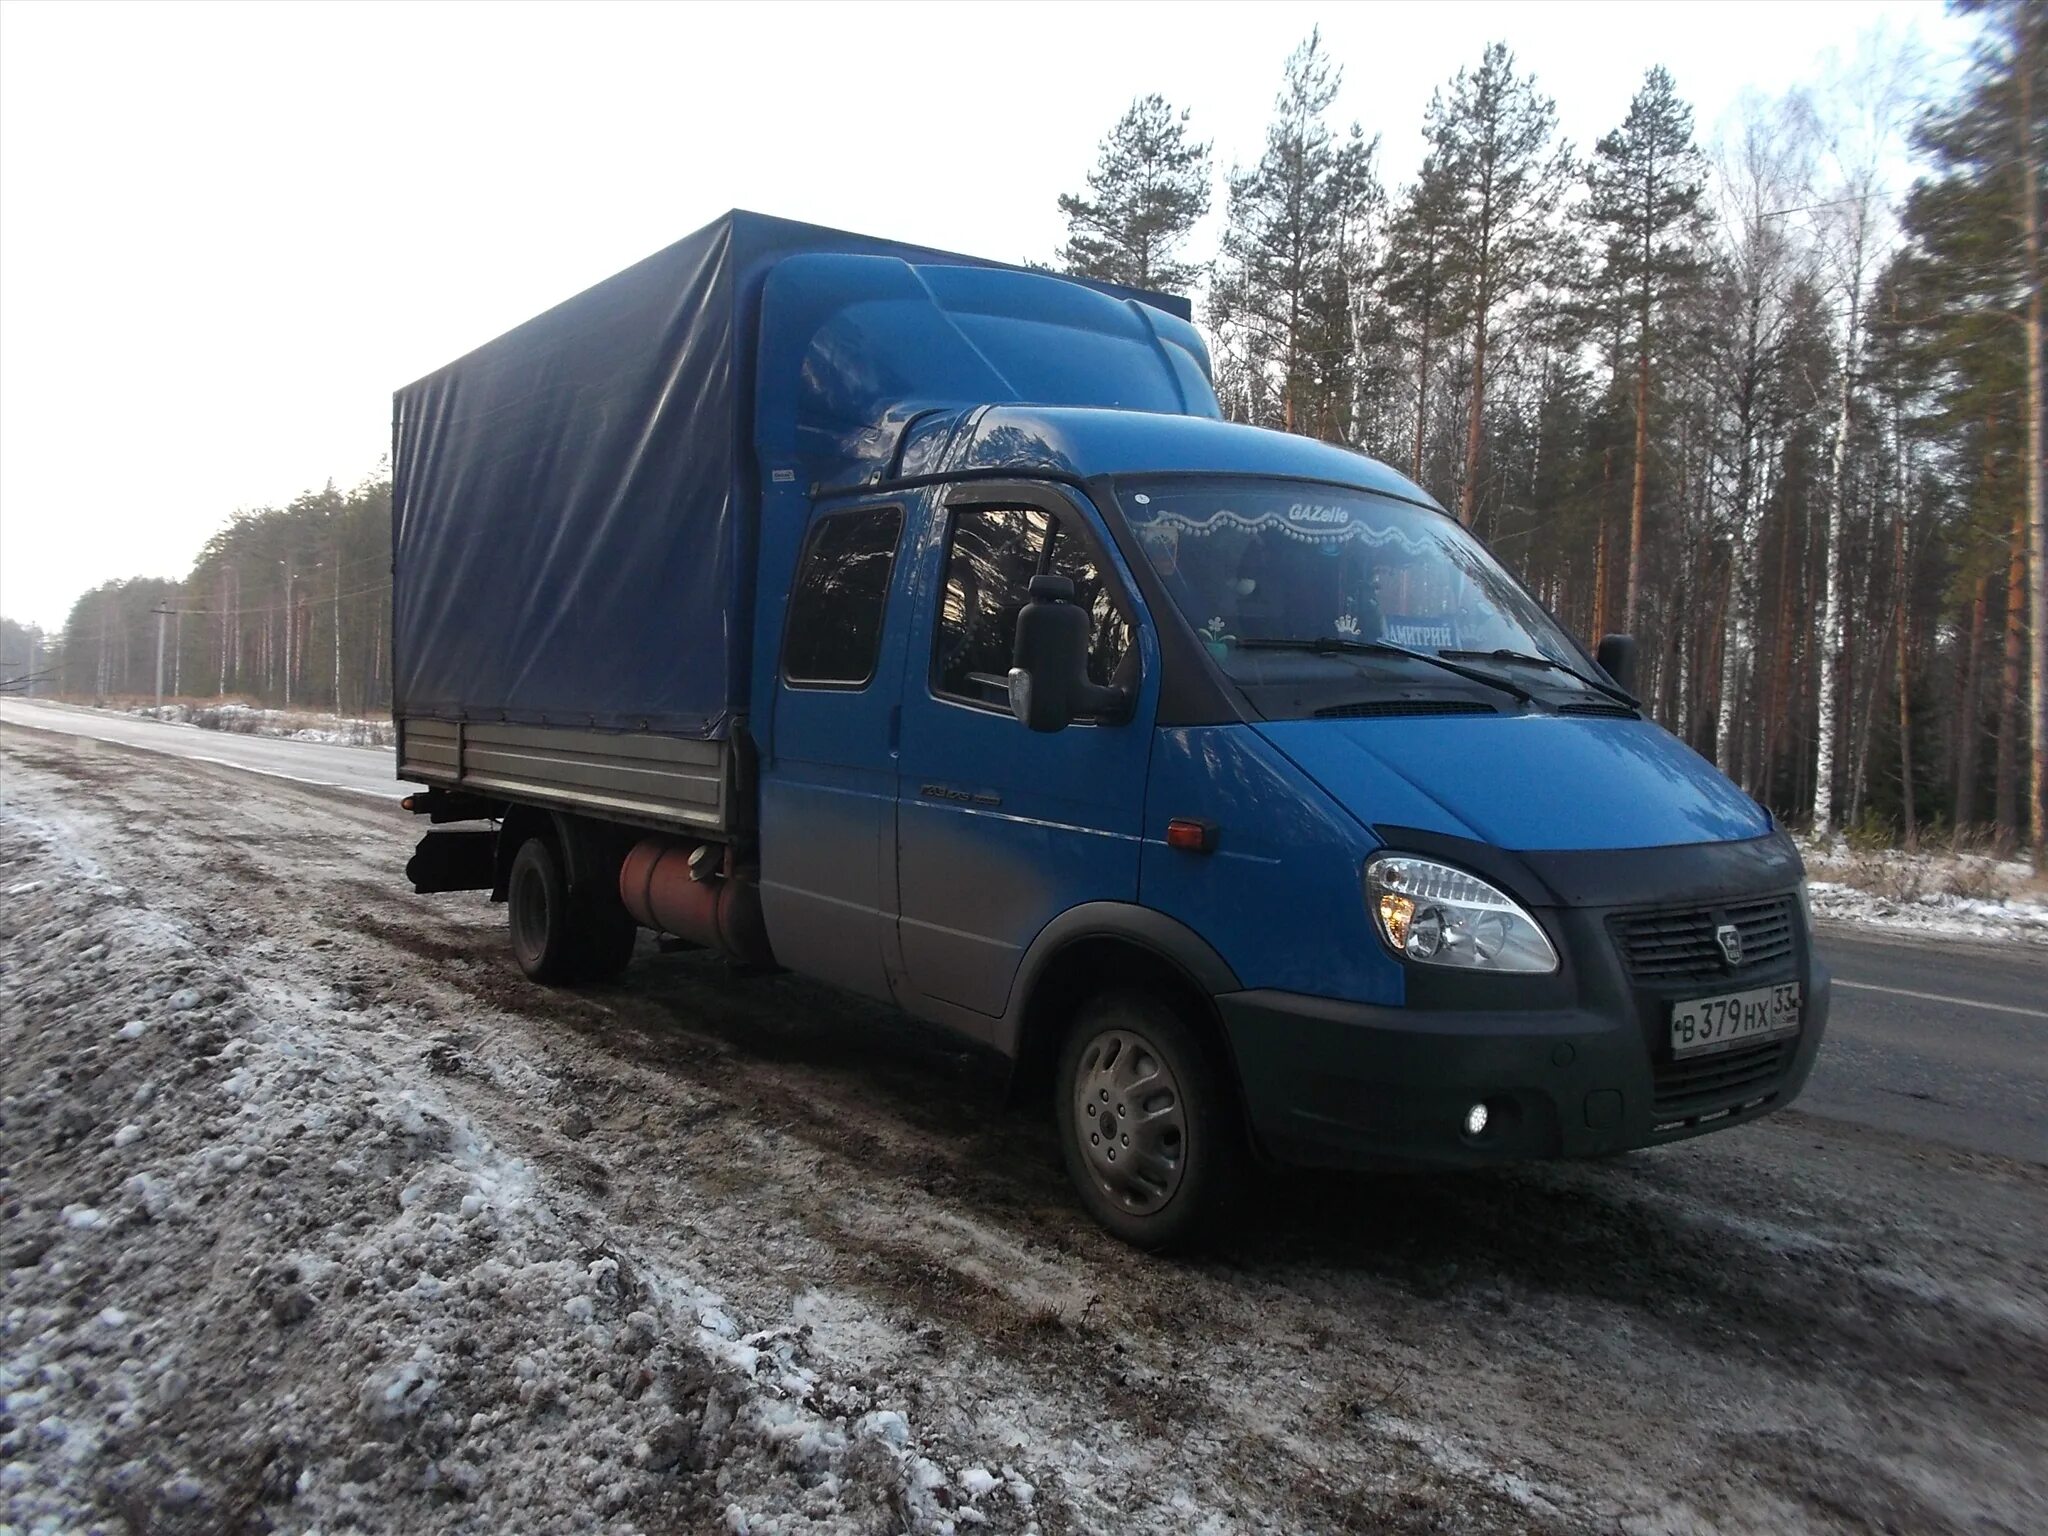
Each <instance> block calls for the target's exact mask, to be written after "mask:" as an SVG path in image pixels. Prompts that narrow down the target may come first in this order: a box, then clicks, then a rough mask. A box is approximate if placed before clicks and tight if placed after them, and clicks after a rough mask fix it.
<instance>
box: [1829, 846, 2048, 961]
mask: <svg viewBox="0 0 2048 1536" xmlns="http://www.w3.org/2000/svg"><path fill="white" fill-rule="evenodd" d="M1800 853H1801V854H1802V855H1803V856H1804V857H1805V859H1806V868H1807V874H1808V876H1809V882H1808V889H1809V890H1810V892H1811V893H1812V897H1813V911H1814V915H1815V916H1816V917H1820V918H1826V919H1829V920H1831V921H1834V922H1840V923H1856V924H1860V925H1862V926H1865V927H1871V928H1884V929H1893V930H1898V931H1902V932H1912V933H1920V934H1926V935H1929V936H1934V935H1940V936H1944V937H1950V938H1968V939H1994V940H2010V941H2014V942H2018V943H2025V944H2041V945H2048V881H2044V880H2043V879H2041V878H2040V877H2039V876H2037V875H2036V874H2035V873H2034V870H2033V868H2032V866H2031V865H2029V864H2027V863H2025V862H2023V861H2021V860H2017V859H1997V858H1993V857H1991V856H1989V855H1986V854H1975V853H1935V852H1922V853H1907V852H1906V851H1905V850H1903V849H1897V848H1889V849H1877V850H1858V849H1854V848H1851V847H1850V846H1849V844H1848V843H1847V842H1846V841H1844V840H1841V839H1837V840H1835V841H1834V842H1832V843H1828V844H1820V843H1816V842H1811V841H1809V842H1806V843H1804V844H1802V845H1801V847H1800Z"/></svg>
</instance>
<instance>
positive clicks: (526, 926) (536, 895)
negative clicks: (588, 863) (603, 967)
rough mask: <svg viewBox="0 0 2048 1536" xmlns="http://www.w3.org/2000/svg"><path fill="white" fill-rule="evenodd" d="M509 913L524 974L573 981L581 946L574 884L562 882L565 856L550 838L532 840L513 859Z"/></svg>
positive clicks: (508, 889)
mask: <svg viewBox="0 0 2048 1536" xmlns="http://www.w3.org/2000/svg"><path fill="white" fill-rule="evenodd" d="M505 914H506V917H507V918H508V920H509V921H510V923H511V928H512V958H513V959H514V960H517V961H518V962H519V969H520V970H522V971H524V972H526V974H527V976H528V977H530V978H531V979H532V980H534V981H539V982H549V983H553V982H562V981H569V980H571V979H573V977H574V976H575V973H576V957H577V948H578V946H577V942H576V941H577V935H576V931H575V927H574V925H573V923H572V922H571V920H570V917H571V915H570V911H569V886H568V882H567V881H566V880H564V879H563V878H562V860H561V857H560V856H559V855H558V854H557V853H556V852H555V850H554V849H553V848H552V847H550V846H549V845H548V842H547V840H546V839H545V838H540V837H529V838H528V839H527V840H526V841H525V842H523V843H521V844H520V845H519V851H518V852H517V853H515V854H514V855H513V856H512V873H511V874H510V876H509V877H508V878H507V879H506V882H505Z"/></svg>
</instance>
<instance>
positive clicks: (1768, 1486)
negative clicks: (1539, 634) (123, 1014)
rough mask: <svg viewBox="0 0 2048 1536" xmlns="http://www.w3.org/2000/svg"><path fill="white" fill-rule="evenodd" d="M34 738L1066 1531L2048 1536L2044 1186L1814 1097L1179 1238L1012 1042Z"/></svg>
mask: <svg viewBox="0 0 2048 1536" xmlns="http://www.w3.org/2000/svg"><path fill="white" fill-rule="evenodd" d="M9 758H10V762H11V763H12V764H15V765H18V766H19V767H20V768H21V769H23V770H25V771H26V773H27V775H28V776H31V777H33V778H35V779H36V780H37V781H38V782H39V783H41V784H44V785H47V786H51V787H52V789H53V792H61V793H62V794H64V795H65V796H67V797H68V798H70V799H72V801H73V802H74V803H75V804H76V805H78V806H81V807H84V808H87V809H89V810H90V811H91V812H92V813H93V814H94V815H95V816H97V817H102V818H104V820H105V823H106V826H107V828H108V833H107V836H106V838H105V839H104V841H103V842H102V843H101V844H100V845H98V846H95V847H93V848H91V849H89V850H88V851H89V852H90V853H91V855H92V857H94V858H95V859H98V860H99V861H100V862H101V864H102V865H103V866H104V867H106V868H107V869H108V870H109V872H110V873H112V874H113V875H114V876H115V877H116V878H118V879H119V880H121V881H123V882H126V883H128V884H130V885H131V886H132V887H133V888H134V890H135V891H136V893H137V898H138V899H141V900H146V901H148V902H149V903H151V904H154V905H156V906H159V907H161V908H164V909H166V910H170V911H174V912H176V913H177V914H178V915H179V916H180V917H181V918H183V919H185V920H187V921H188V922H190V923H191V924H192V925H193V926H194V927H195V929H196V930H197V931H200V932H204V933H206V934H207V935H208V936H209V945H208V947H209V948H210V949H214V950H217V951H218V952H220V953H222V954H224V955H225V956H226V957H228V959H229V960H230V963H232V964H234V965H235V966H237V967H238V968H239V969H241V970H242V971H243V972H244V973H245V974H247V975H249V976H251V977H257V978H262V979H263V980H264V981H265V983H266V984H268V985H270V986H273V987H283V986H290V987H292V988H294V989H296V990H298V991H300V992H303V993H305V994H308V995H312V996H316V997H318V998H320V999H323V1000H325V1001H327V1002H329V1003H332V1004H334V1005H335V1006H337V1007H341V1008H343V1009H346V1010H348V1011H350V1012H351V1013H352V1014H354V1015H355V1016H357V1017H359V1018H360V1020H361V1026H362V1027H364V1028H373V1029H377V1030H384V1031H392V1030H395V1031H400V1032H402V1034H403V1035H404V1037H406V1038H407V1039H410V1040H415V1041H416V1044H417V1050H418V1053H419V1057H420V1059H421V1060H422V1061H423V1062H424V1063H426V1064H427V1066H428V1068H429V1070H432V1071H434V1072H435V1073H437V1074H439V1075H440V1077H441V1080H442V1082H443V1084H444V1086H445V1087H446V1090H447V1092H448V1093H449V1094H450V1095H451V1097H452V1098H454V1099H456V1100H459V1102H460V1103H461V1105H462V1107H463V1108H464V1109H465V1110H466V1111H467V1112H468V1113H469V1114H471V1115H473V1116H474V1117H476V1119H477V1120H478V1122H479V1123H481V1124H486V1125H488V1126H490V1127H491V1129H492V1133H493V1135H494V1136H495V1137H497V1138H498V1139H499V1140H500V1141H501V1142H503V1143H504V1144H505V1145H507V1146H512V1147H517V1148H518V1149H520V1151H521V1153H522V1154H523V1155H525V1156H527V1157H528V1158H530V1159H531V1160H532V1162H533V1163H534V1165H535V1166H536V1167H538V1168H540V1169H543V1170H544V1171H545V1172H546V1173H547V1174H548V1175H549V1176H551V1177H553V1178H555V1179H557V1180H559V1181H561V1182H562V1183H563V1184H564V1185H565V1186H566V1187H568V1188H571V1189H573V1190H575V1191H576V1192H578V1194H579V1197H580V1198H583V1199H585V1200H587V1201H588V1203H589V1210H588V1220H589V1223H590V1228H591V1231H592V1234H593V1241H601V1242H602V1244H603V1245H604V1246H605V1248H606V1251H608V1252H617V1253H618V1254H620V1255H621V1256H623V1257H624V1258H625V1259H626V1260H627V1262H629V1263H632V1264H634V1265H637V1266H639V1267H641V1268H643V1269H649V1270H658V1269H659V1268H660V1267H661V1266H662V1265H663V1264H664V1263H676V1264H687V1265H689V1266H694V1267H696V1268H699V1269H709V1270H713V1271H719V1272H721V1273H722V1275H723V1280H722V1283H723V1284H724V1285H725V1286H726V1287H727V1289H728V1292H729V1294H730V1295H731V1296H732V1298H733V1300H734V1303H735V1304H736V1305H740V1306H745V1305H750V1304H753V1305H758V1307H759V1309H760V1310H761V1311H762V1312H763V1313H764V1314H768V1313H779V1312H783V1311H787V1309H788V1308H789V1306H790V1305H791V1304H792V1299H793V1298H796V1297H799V1296H806V1295H819V1294H823V1295H827V1296H829V1297H832V1298H837V1300H833V1301H831V1302H830V1303H829V1304H826V1303H822V1302H821V1303H819V1305H820V1306H821V1308H822V1313H821V1320H820V1321H819V1323H818V1324H817V1330H818V1335H819V1338H820V1340H821V1341H822V1346H823V1347H825V1348H827V1349H831V1350H836V1351H838V1352H839V1353H840V1354H841V1355H843V1356H844V1358H845V1359H846V1360H847V1362H848V1363H849V1368H850V1369H853V1370H857V1371H861V1372H865V1373H867V1374H868V1375H870V1376H872V1377H874V1378H876V1379H877V1380H881V1381H887V1382H893V1383H896V1384H897V1385H898V1386H899V1387H900V1389H901V1390H902V1391H904V1392H905V1393H906V1394H908V1395H909V1396H910V1397H911V1398H912V1399H915V1400H918V1401H919V1402H920V1405H921V1407H922V1410H923V1411H924V1412H926V1413H929V1414H932V1415H936V1416H939V1417H940V1418H942V1419H945V1420H946V1421H948V1422H958V1423H962V1424H969V1425H978V1426H982V1428H981V1430H979V1431H978V1432H981V1433H991V1434H998V1435H999V1436H1000V1437H1003V1443H1006V1444H1014V1445H1015V1446H1016V1447H1017V1448H1016V1449H1015V1450H1013V1452H1012V1454H1013V1455H1014V1456H1017V1457H1019V1458H1021V1459H1024V1460H1031V1461H1033V1464H1034V1465H1035V1466H1037V1467H1038V1468H1039V1477H1040V1486H1041V1487H1042V1488H1044V1489H1045V1490H1046V1496H1045V1498H1044V1499H1043V1500H1042V1502H1041V1504H1040V1506H1039V1507H1038V1510H1037V1512H1036V1518H1038V1519H1039V1520H1040V1521H1041V1523H1042V1528H1044V1529H1046V1530H1057V1529H1075V1530H1083V1529H1096V1528H1099V1526H1100V1522H1101V1518H1102V1512H1103V1510H1104V1509H1109V1510H1116V1509H1120V1508H1132V1509H1135V1508H1137V1507H1139V1505H1140V1502H1141V1501H1146V1500H1156V1499H1157V1497H1158V1496H1159V1490H1160V1489H1161V1488H1162V1487H1172V1488H1176V1489H1180V1490H1183V1491H1184V1492H1183V1495H1182V1496H1183V1497H1185V1498H1188V1499H1191V1500H1192V1501H1193V1508H1194V1510H1196V1511H1204V1512H1211V1513H1213V1514H1215V1515H1216V1516H1217V1517H1218V1518H1220V1519H1221V1520H1222V1522H1223V1524H1222V1525H1221V1526H1220V1527H1219V1528H1221V1529H1232V1528H1238V1527H1244V1528H1274V1529H1286V1530H1339V1529H1356V1530H1437V1529H1455V1530H1487V1529H1498V1530H1517V1531H1519V1530H1552V1529H1554V1530H1613V1529H1623V1530H1688V1529H1708V1530H1729V1531H1733V1530H1781V1529H1804V1528H1811V1529H1819V1530H1844V1531H1864V1530H1914V1531H1923V1530H1924V1531H1947V1530H1954V1531H1965V1530H1967V1531H2014V1532H2019V1531H2027V1530H2035V1529H2042V1528H2048V1469H2044V1455H2043V1452H2042V1451H2041V1450H2040V1447H2041V1446H2042V1445H2043V1444H2048V1287H2044V1279H2043V1276H2044V1274H2048V1251H2044V1250H2048V1175H2044V1173H2043V1171H2042V1170H2039V1169H2034V1168H2030V1167H2026V1166H2023V1165H2018V1164H2013V1163H2008V1162H2004V1161H2002V1160H1999V1159H1995V1158H1980V1157H1969V1156H1965V1155H1962V1154H1956V1153H1951V1152H1948V1151H1946V1150H1944V1149H1938V1148H1933V1147H1930V1146H1927V1145H1925V1144H1921V1143H1916V1142H1911V1141H1907V1140H1903V1139H1899V1138H1892V1137H1887V1136H1883V1135H1878V1134H1875V1133H1868V1132H1861V1131H1857V1130H1854V1129H1853V1128H1847V1127H1843V1126H1840V1125H1835V1124H1831V1123H1828V1122H1822V1121H1818V1120H1812V1119H1808V1118H1806V1117H1802V1116H1800V1115H1799V1114H1797V1112H1796V1111H1795V1112H1788V1113H1786V1114H1783V1115H1780V1116H1778V1117H1776V1118H1775V1119H1773V1120H1770V1121H1766V1122H1763V1123H1762V1124H1760V1125H1757V1126H1755V1127H1751V1128H1748V1129H1745V1130H1742V1131H1738V1132H1732V1133H1729V1134H1727V1135H1724V1136H1720V1137H1714V1138H1709V1139H1707V1140H1706V1141H1704V1142H1699V1143H1694V1144H1691V1145H1690V1146H1684V1147H1678V1148H1673V1149H1669V1150H1667V1151H1662V1152H1656V1153H1639V1154H1633V1155H1630V1156H1628V1157H1624V1158H1620V1159H1616V1160H1614V1161H1611V1162H1607V1163H1602V1164H1593V1165H1581V1166H1570V1167H1559V1168H1539V1169H1530V1170H1518V1171H1511V1172H1505V1173H1498V1174H1486V1175H1469V1176H1458V1177H1404V1178H1398V1179H1353V1178H1335V1177H1300V1176H1274V1177H1272V1178H1269V1179H1267V1180H1266V1181H1264V1183H1263V1184H1262V1186H1261V1188H1260V1190H1259V1192H1258V1193H1259V1198H1258V1200H1257V1202H1256V1209H1255V1211H1254V1213H1253V1214H1252V1215H1251V1216H1250V1217H1249V1219H1248V1220H1247V1222H1246V1224H1245V1225H1244V1226H1243V1228H1242V1229H1241V1230H1240V1231H1239V1232H1238V1234H1237V1235H1236V1236H1235V1237H1234V1238H1233V1239H1232V1240H1231V1241H1230V1242H1229V1243H1227V1244H1226V1245H1224V1246H1223V1247H1222V1248H1221V1249H1220V1250H1219V1251H1217V1252H1215V1253H1213V1254H1211V1255H1210V1256H1208V1257H1206V1258H1204V1259H1202V1260H1200V1261H1196V1262H1187V1263H1178V1264H1167V1263H1161V1262H1158V1261H1153V1260H1147V1259H1143V1258H1140V1257H1138V1256H1135V1255H1133V1254H1131V1253H1129V1252H1127V1251H1125V1250H1123V1249H1121V1248H1120V1247H1118V1246H1117V1245H1116V1244H1114V1243H1112V1242H1110V1241H1109V1240H1108V1239H1107V1238H1106V1237H1104V1236H1102V1235H1101V1234H1100V1233H1098V1232H1097V1231H1096V1230H1095V1229H1094V1228H1092V1227H1091V1226H1089V1225H1088V1224H1087V1223H1086V1222H1085V1220H1084V1219H1083V1218H1082V1217H1081V1216H1080V1215H1079V1214H1078V1212H1077V1211H1076V1210H1075V1208H1074V1206H1073V1205H1072V1203H1071V1201H1070V1200H1069V1198H1068V1196H1067V1193H1066V1191H1065V1186H1064V1179H1063V1176H1062V1174H1061V1172H1060V1170H1059V1168H1058V1165H1057V1156H1056V1149H1055V1147H1054V1144H1053V1142H1052V1139H1051V1137H1050V1135H1049V1133H1048V1131H1047V1129H1046V1127H1045V1126H1044V1125H1042V1124H1041V1123H1039V1121H1038V1120H1036V1119H1035V1118H1033V1117H1032V1116H1029V1115H1026V1114H1022V1113H1018V1112H1013V1111H1010V1110H1007V1109H1005V1108H1004V1107H1003V1105H1002V1102H1001V1088H1002V1079H1001V1072H1000V1069H999V1066H998V1064H996V1063H993V1062H991V1061H989V1060H988V1059H987V1058H985V1057H983V1056H981V1055H980V1054H978V1053H976V1052H974V1051H972V1050H969V1049H966V1048H963V1047H961V1046H960V1045H959V1044H957V1043H956V1042H954V1041H952V1040H951V1039H950V1038H948V1037H946V1036H944V1035H942V1034H940V1033H938V1032H936V1031H933V1030H929V1029H926V1028H924V1027H922V1026H919V1025H916V1024H914V1023H911V1022H909V1021H906V1020H904V1019H902V1018H901V1017H900V1016H898V1015H895V1014H893V1013H892V1012H890V1011H889V1010H886V1009H883V1008H880V1007H877V1006H874V1005H870V1004H868V1003H865V1002H861V1001H858V1000H853V999H849V998H846V997H844V996H842V995H839V994H836V993H832V992H830V991H828V990H826V989H823V988H819V987H816V986H813V985H811V984H808V983H805V982H803V981H801V980H798V979H796V978H790V977H736V976H734V975H732V974H730V973H729V972H728V970H727V969H726V967H724V966H723V965H722V964H721V963H719V962H717V961H715V960H713V959H710V958H708V957H705V956H702V955H696V954H664V953H659V952H658V951H657V950H656V947H655V946H654V945H653V943H652V942H651V941H650V940H646V939H644V938H643V942H642V947H641V950H640V953H639V955H638V957H637V958H636V961H635V964H634V966H633V967H632V968H631V969H630V970H629V971H628V973H627V975H626V977H625V978H624V980H623V981H622V982H620V983H617V984H611V985H605V986H598V987H591V988H587V989H581V990H576V991H569V992H553V991H547V990H545V989H541V988H537V987H534V986H533V985H531V984H530V983H528V982H526V981H525V980H524V978H522V977H521V976H520V975H519V974H518V972H517V971H516V969H514V968H513V967H512V965H511V964H510V962H509V959H508V958H507V957H506V955H505V953H504V944H503V940H502V935H501V925H500V921H499V917H500V914H499V913H498V912H497V910H496V909H493V908H491V907H490V906H489V905H488V904H487V903H485V902H483V901H482V900H481V899H480V898H469V897H442V898H431V899H420V898H414V897H412V896H411V895H410V894H409V892H408V889H407V887H406V885H405V883H404V879H403V875H402V868H403V864H404V861H405V858H406V856H407V854H408V853H409V851H410V843H411V841H412V839H413V837H414V836H416V829H415V827H414V826H413V825H412V824H411V823H410V821H409V819H408V818H404V817H402V816H401V815H399V814H397V813H396V812H395V811H394V810H392V809H389V808H387V807H384V806H381V805H378V804H377V803H376V802H373V801H367V800H365V799H364V798H363V797H360V796H352V795H345V794H340V793H331V792H326V791H321V790H318V789H314V788H311V787H304V786H298V785H294V784H291V783H288V782H284V781H278V780H253V781H252V780H251V779H249V778H247V777H246V776H242V775H238V774H236V773H234V772H233V771H232V770H230V769H226V768H222V767H216V766H213V765H209V764H202V763H192V762H181V761H176V760H172V759H166V758H162V757H157V756H153V755H150V754H146V753H140V752H132V753H131V752H126V751H123V750H120V749H115V748H108V747H101V748H97V749H95V750H94V751H91V752H79V751H77V750H75V749H71V748H69V747H68V746H67V745H65V744H59V743H55V742H53V741H52V740H51V739H50V738H45V737H39V736H36V735H35V734H33V733H30V732H25V731H16V730H12V729H10V732H9ZM1034 1458H1035V1460H1034ZM1061 1468H1065V1469H1066V1470H1065V1472H1064V1473H1062V1472H1061V1471H1060V1470H1059V1469H1061ZM1063 1477H1064V1478H1065V1482H1064V1484H1063V1480H1062V1479H1063ZM1063 1486H1065V1487H1066V1488H1067V1489H1068V1492H1067V1494H1064V1495H1063V1494H1062V1493H1061V1492H1060V1490H1061V1488H1062V1487H1063ZM1194 1523H1195V1522H1194V1519H1193V1515H1192V1514H1190V1518H1189V1521H1188V1524H1189V1526H1190V1527H1192V1525H1193V1524H1194ZM1147 1528H1149V1527H1147ZM1160 1528H1163V1529H1169V1528H1173V1527H1172V1526H1171V1524H1168V1525H1165V1526H1162V1527H1160Z"/></svg>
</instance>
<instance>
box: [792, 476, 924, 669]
mask: <svg viewBox="0 0 2048 1536" xmlns="http://www.w3.org/2000/svg"><path fill="white" fill-rule="evenodd" d="M902 530H903V510H902V508H900V507H873V508H864V509H862V510H861V511H858V512H835V513H833V514H832V515H830V516H829V517H824V518H821V519H820V520H819V522H818V525H817V527H815V528H813V529H812V530H811V540H810V544H809V545H808V546H807V547H806V548H805V550H804V557H803V560H802V561H801V562H800V563H799V564H798V566H797V573H796V589H795V590H794V591H793V592H791V593H790V597H789V631H788V634H787V635H786V636H785V637H784V639H783V642H782V675H783V677H784V679H785V680H787V681H788V682H790V683H792V684H795V685H798V686H803V685H806V684H808V685H811V686H817V687H836V688H845V687H859V686H861V685H862V684H864V683H866V682H867V681H868V680H869V679H870V678H872V677H873V676H874V675H875V658H876V655H877V654H878V653H879V651H880V650H881V645H882V611H883V609H884V608H885V607H886V606H887V604H888V598H889V575H890V572H891V571H892V570H893V569H894V567H895V564H896V537H897V535H898V534H899V533H901V532H902Z"/></svg>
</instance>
